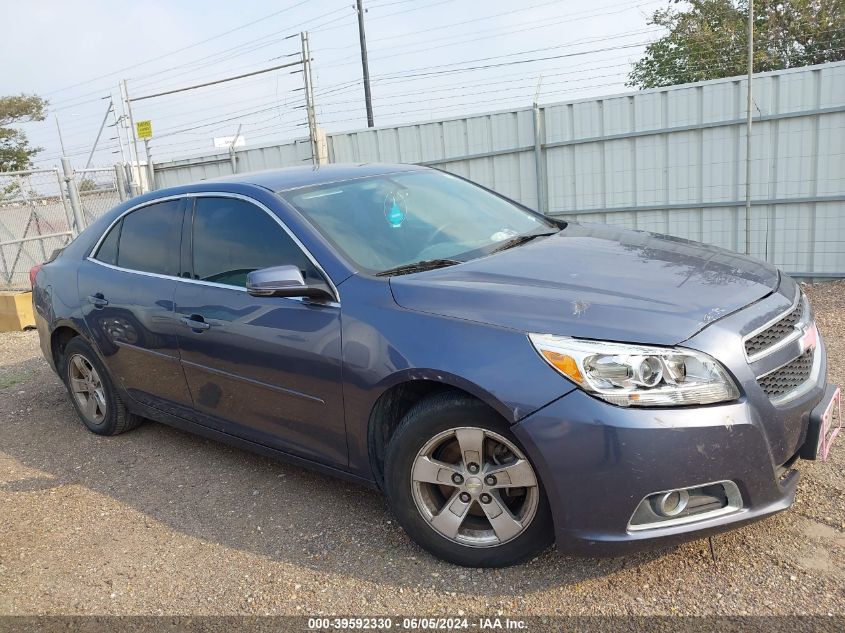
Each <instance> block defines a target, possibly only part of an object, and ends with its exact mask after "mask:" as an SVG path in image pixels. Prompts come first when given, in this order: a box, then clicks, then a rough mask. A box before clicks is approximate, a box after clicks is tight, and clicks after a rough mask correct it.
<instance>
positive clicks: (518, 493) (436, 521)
mask: <svg viewBox="0 0 845 633" xmlns="http://www.w3.org/2000/svg"><path fill="white" fill-rule="evenodd" d="M411 489H412V494H413V498H414V503H415V504H416V507H417V510H419V512H420V514H422V516H423V517H424V518H425V519H426V521H427V522H428V524H429V525H430V526H431V527H432V529H434V530H435V531H436V532H438V533H439V534H440V535H441V536H444V537H446V538H447V539H449V540H450V541H453V542H455V543H459V544H461V545H468V546H470V547H495V546H497V545H501V544H503V543H506V542H508V541H511V540H513V539H515V538H516V537H517V536H519V535H520V534H522V533H523V532H524V531H525V529H526V528H527V527H528V526H529V525H530V524H531V521H532V519H533V518H534V516H535V514H536V513H537V507H538V505H539V499H540V490H539V487H538V483H537V477H536V475H535V474H534V469H533V468H532V466H531V464H530V463H529V461H528V459H527V458H526V457H525V455H523V453H522V451H520V449H519V448H517V447H516V446H515V445H514V444H513V442H511V441H510V440H508V439H507V438H505V437H503V436H502V435H499V434H498V433H494V432H493V431H489V430H487V429H482V428H478V427H459V428H454V429H449V430H448V431H444V432H442V433H438V434H437V435H436V436H435V437H433V438H432V439H431V440H429V441H428V442H427V443H426V444H425V445H424V446H423V447H422V448H421V449H420V450H419V452H418V453H417V456H416V457H415V458H414V462H413V464H412V466H411Z"/></svg>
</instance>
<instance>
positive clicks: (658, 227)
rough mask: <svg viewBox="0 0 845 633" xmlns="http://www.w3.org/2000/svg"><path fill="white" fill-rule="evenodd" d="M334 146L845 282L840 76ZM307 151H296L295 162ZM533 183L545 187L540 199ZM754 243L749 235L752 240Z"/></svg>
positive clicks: (334, 154)
mask: <svg viewBox="0 0 845 633" xmlns="http://www.w3.org/2000/svg"><path fill="white" fill-rule="evenodd" d="M745 91H746V83H745V80H744V78H728V79H720V80H715V81H709V82H702V83H698V84H689V85H684V86H673V87H670V88H662V89H656V90H646V91H640V92H634V93H629V94H623V95H615V96H610V97H604V98H598V99H585V100H580V101H571V102H565V103H556V104H550V105H544V106H539V107H538V108H536V109H534V108H526V109H522V110H515V111H505V112H494V113H489V114H483V115H478V116H470V117H460V118H454V119H448V120H442V121H435V122H428V123H419V124H412V125H401V126H393V127H384V128H375V129H367V130H360V131H355V132H347V133H339V134H332V135H329V136H328V150H329V160H330V161H331V162H360V161H378V162H403V163H421V164H427V165H436V166H438V167H440V168H442V169H445V170H448V171H450V172H454V173H456V174H460V175H463V176H466V177H468V178H471V179H472V180H475V181H477V182H479V183H481V184H484V185H486V186H488V187H490V188H492V189H495V190H496V191H499V192H501V193H503V194H505V195H507V196H510V197H512V198H514V199H516V200H519V201H520V202H522V203H524V204H526V205H528V206H530V207H533V208H538V209H541V210H543V211H545V212H547V213H550V214H553V215H556V216H565V217H574V218H577V219H583V220H591V221H600V222H608V223H612V224H620V225H624V226H629V227H632V228H638V229H644V230H649V231H656V232H660V233H668V234H671V235H676V236H680V237H685V238H690V239H694V240H699V241H702V242H707V243H711V244H717V245H719V246H723V247H726V248H729V249H731V250H735V251H739V252H744V251H745V249H746V244H748V245H749V247H750V248H749V250H750V253H751V254H752V255H754V256H757V257H760V258H763V259H766V260H768V261H770V262H772V263H774V264H776V265H778V266H780V267H782V268H784V269H785V270H787V271H789V272H793V273H799V274H805V275H816V276H825V275H842V276H845V160H843V158H844V157H843V152H845V149H843V148H845V63H843V62H837V63H832V64H825V65H821V66H812V67H806V68H800V69H793V70H785V71H778V72H773V73H765V74H760V75H756V76H755V78H754V105H755V112H754V113H753V114H754V124H753V127H752V130H753V149H752V179H751V184H752V187H751V190H752V200H753V202H752V211H751V214H750V216H749V217H748V218H746V212H745V208H744V205H745V201H744V192H745V115H746V112H745V94H746V92H745ZM300 147H301V149H300ZM307 157H308V153H307V146H306V145H305V142H291V143H287V144H283V145H276V146H264V147H258V148H250V149H247V150H241V151H238V152H235V159H236V161H237V162H236V163H235V162H233V161H232V160H231V156H230V155H229V154H217V155H212V156H205V157H201V158H199V159H187V160H184V161H174V162H172V163H167V164H159V165H156V183H157V185H158V186H169V185H173V184H179V183H183V182H191V181H195V180H200V179H203V178H207V177H211V176H216V175H224V174H227V173H232V166H233V165H235V164H236V165H237V169H238V171H248V170H252V169H265V168H270V167H281V166H290V165H302V164H306V163H305V162H304V159H307ZM538 182H539V186H538ZM747 230H748V231H750V232H749V234H748V235H746V231H747Z"/></svg>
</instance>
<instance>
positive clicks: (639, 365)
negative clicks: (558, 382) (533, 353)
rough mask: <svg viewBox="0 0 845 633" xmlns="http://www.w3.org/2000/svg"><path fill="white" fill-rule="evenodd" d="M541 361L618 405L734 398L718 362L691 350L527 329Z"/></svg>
mask: <svg viewBox="0 0 845 633" xmlns="http://www.w3.org/2000/svg"><path fill="white" fill-rule="evenodd" d="M528 338H529V339H531V343H532V344H533V345H534V348H535V349H536V350H537V351H538V352H539V353H540V356H542V357H543V359H545V361H546V362H547V363H548V364H549V365H551V366H552V367H554V368H555V369H556V370H557V371H559V372H560V373H561V374H563V375H564V376H566V377H567V378H570V379H571V380H573V381H574V382H575V383H576V384H578V385H579V386H580V387H581V388H582V389H584V390H585V391H587V392H589V393H591V394H593V395H594V396H596V397H597V398H601V399H602V400H606V401H607V402H610V403H611V404H615V405H618V406H621V407H670V406H677V405H685V404H712V403H714V402H724V401H726V400H735V399H736V398H738V397H739V389H737V387H736V385H735V384H734V382H733V380H731V377H730V376H728V372H727V371H725V369H724V367H722V366H721V365H720V364H719V363H718V361H716V360H715V359H713V358H711V357H710V356H708V355H707V354H704V353H702V352H696V351H693V350H690V349H681V348H668V347H651V346H647V345H629V344H626V343H609V342H604V341H591V340H585V339H575V338H570V337H568V336H555V335H553V334H529V335H528Z"/></svg>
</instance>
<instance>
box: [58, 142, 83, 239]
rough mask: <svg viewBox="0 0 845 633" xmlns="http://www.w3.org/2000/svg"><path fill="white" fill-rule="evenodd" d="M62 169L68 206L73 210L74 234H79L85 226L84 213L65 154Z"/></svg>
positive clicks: (71, 168) (71, 169) (68, 160)
mask: <svg viewBox="0 0 845 633" xmlns="http://www.w3.org/2000/svg"><path fill="white" fill-rule="evenodd" d="M62 171H63V172H64V174H65V183H66V184H67V195H68V198H70V207H71V209H72V210H73V219H74V225H75V233H74V235H79V233H80V232H81V231H82V229H84V228H85V215H84V213H83V211H82V200H80V198H79V190H78V189H77V188H76V180H74V178H73V167H71V165H70V159H69V158H67V157H66V156H62Z"/></svg>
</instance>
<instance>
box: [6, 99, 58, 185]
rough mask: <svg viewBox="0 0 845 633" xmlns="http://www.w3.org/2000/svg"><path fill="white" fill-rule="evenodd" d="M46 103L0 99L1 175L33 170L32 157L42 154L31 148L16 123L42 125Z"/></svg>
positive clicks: (32, 100)
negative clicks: (37, 123) (2, 172)
mask: <svg viewBox="0 0 845 633" xmlns="http://www.w3.org/2000/svg"><path fill="white" fill-rule="evenodd" d="M46 116H47V101H45V100H44V99H42V98H41V97H39V96H37V95H25V94H21V95H12V96H10V97H0V171H18V170H22V169H28V168H29V167H31V166H32V157H33V156H35V155H36V154H37V153H38V152H40V151H41V150H42V148H40V147H32V146H31V145H30V144H29V140H28V139H27V138H26V134H25V133H24V132H23V131H22V130H17V129H15V128H13V127H10V126H12V125H14V124H15V123H24V122H28V121H43V120H44V118H45V117H46Z"/></svg>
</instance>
